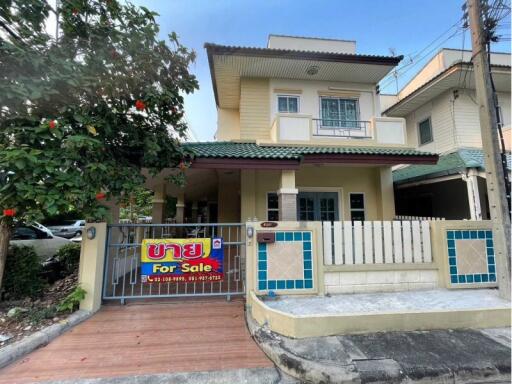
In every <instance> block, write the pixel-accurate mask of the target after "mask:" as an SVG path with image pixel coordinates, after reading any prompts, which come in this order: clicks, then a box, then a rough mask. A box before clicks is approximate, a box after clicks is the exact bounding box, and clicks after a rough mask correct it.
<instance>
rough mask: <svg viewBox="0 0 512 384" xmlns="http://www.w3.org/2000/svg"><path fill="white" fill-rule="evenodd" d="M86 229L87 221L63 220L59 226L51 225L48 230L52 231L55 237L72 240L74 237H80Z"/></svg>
mask: <svg viewBox="0 0 512 384" xmlns="http://www.w3.org/2000/svg"><path fill="white" fill-rule="evenodd" d="M84 227H85V220H63V221H62V222H60V223H58V224H55V225H49V226H48V229H50V231H52V233H53V234H54V235H55V236H60V237H65V238H66V239H71V238H72V237H77V236H80V235H81V234H82V232H83V230H84Z"/></svg>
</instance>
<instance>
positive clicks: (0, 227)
mask: <svg viewBox="0 0 512 384" xmlns="http://www.w3.org/2000/svg"><path fill="white" fill-rule="evenodd" d="M10 238H11V225H10V223H9V222H8V221H7V220H6V219H5V218H4V219H0V290H1V288H2V283H3V277H4V270H5V262H6V261H7V252H8V250H9V240H10Z"/></svg>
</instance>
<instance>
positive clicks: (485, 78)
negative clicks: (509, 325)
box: [467, 0, 510, 300]
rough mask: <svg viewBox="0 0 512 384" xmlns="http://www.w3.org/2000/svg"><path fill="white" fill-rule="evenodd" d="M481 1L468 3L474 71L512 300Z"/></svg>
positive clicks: (504, 286) (493, 210) (503, 280)
mask: <svg viewBox="0 0 512 384" xmlns="http://www.w3.org/2000/svg"><path fill="white" fill-rule="evenodd" d="M481 2H482V0H467V8H468V15H469V26H470V29H471V43H472V47H473V57H472V61H473V71H474V76H475V88H476V96H477V101H478V108H479V115H480V131H481V134H482V146H483V150H484V161H485V174H486V181H487V195H488V198H489V208H490V214H491V220H492V229H493V234H494V252H495V258H496V265H497V271H496V273H497V280H498V286H499V292H500V296H501V297H503V298H505V299H507V300H510V211H509V208H508V202H507V196H506V188H505V177H504V169H503V165H502V160H501V153H500V144H499V140H498V118H497V114H496V108H495V97H496V95H494V92H493V89H492V85H491V69H490V66H489V63H488V61H487V49H486V46H487V41H486V40H487V38H486V37H487V33H486V32H485V31H484V28H483V20H482V4H481Z"/></svg>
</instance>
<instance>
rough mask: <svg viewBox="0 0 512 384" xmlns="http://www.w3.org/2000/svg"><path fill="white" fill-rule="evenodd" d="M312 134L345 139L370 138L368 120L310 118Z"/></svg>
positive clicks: (369, 123)
mask: <svg viewBox="0 0 512 384" xmlns="http://www.w3.org/2000/svg"><path fill="white" fill-rule="evenodd" d="M312 120H313V128H314V129H313V133H312V135H313V136H319V137H322V136H323V137H342V138H347V139H371V138H372V137H371V136H370V126H371V122H370V121H364V120H334V119H312Z"/></svg>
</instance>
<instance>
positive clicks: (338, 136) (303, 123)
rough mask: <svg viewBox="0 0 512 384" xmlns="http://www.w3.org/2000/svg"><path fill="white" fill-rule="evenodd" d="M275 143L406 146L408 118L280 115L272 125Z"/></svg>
mask: <svg viewBox="0 0 512 384" xmlns="http://www.w3.org/2000/svg"><path fill="white" fill-rule="evenodd" d="M271 139H272V141H273V142H302V143H304V142H310V143H319V144H342V143H343V144H346V143H349V142H350V143H351V144H356V143H355V141H357V144H360V145H375V144H389V145H405V144H406V142H407V140H406V129H405V120H404V119H403V118H395V117H372V118H371V119H370V120H367V121H366V120H334V119H320V118H314V117H312V116H311V115H303V114H277V115H276V117H275V119H274V121H273V123H272V127H271Z"/></svg>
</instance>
